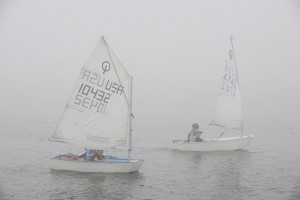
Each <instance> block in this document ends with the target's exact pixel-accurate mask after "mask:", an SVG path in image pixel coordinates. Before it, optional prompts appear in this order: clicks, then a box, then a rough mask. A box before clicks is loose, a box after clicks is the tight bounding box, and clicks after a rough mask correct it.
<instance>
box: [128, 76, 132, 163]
mask: <svg viewBox="0 0 300 200" xmlns="http://www.w3.org/2000/svg"><path fill="white" fill-rule="evenodd" d="M129 109H130V110H129V115H130V116H129V141H128V143H129V144H128V145H129V148H128V160H130V154H131V150H132V128H131V123H132V117H133V115H132V77H131V78H130V107H129Z"/></svg>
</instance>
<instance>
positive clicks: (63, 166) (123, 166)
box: [50, 158, 144, 173]
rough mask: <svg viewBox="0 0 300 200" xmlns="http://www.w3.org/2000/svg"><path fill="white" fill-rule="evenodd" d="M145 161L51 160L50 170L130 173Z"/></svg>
mask: <svg viewBox="0 0 300 200" xmlns="http://www.w3.org/2000/svg"><path fill="white" fill-rule="evenodd" d="M143 162H144V160H141V159H130V160H129V161H128V160H126V159H115V160H114V159H108V160H107V159H105V160H102V161H93V162H87V161H80V160H61V159H56V158H51V160H50V168H51V169H53V170H67V171H77V172H102V173H128V172H135V171H138V170H139V169H140V167H141V166H142V164H143Z"/></svg>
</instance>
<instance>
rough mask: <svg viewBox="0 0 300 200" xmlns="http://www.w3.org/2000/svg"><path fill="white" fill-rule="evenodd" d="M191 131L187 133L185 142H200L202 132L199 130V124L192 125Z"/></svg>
mask: <svg viewBox="0 0 300 200" xmlns="http://www.w3.org/2000/svg"><path fill="white" fill-rule="evenodd" d="M192 128H193V129H192V130H191V131H190V132H189V135H188V138H187V142H202V141H203V139H201V137H200V136H201V135H202V131H200V130H199V124H197V123H194V124H193V125H192Z"/></svg>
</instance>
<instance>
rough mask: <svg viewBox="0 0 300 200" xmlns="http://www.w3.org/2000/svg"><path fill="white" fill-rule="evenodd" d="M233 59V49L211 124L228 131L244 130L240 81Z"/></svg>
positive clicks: (226, 66) (230, 52) (226, 64)
mask: <svg viewBox="0 0 300 200" xmlns="http://www.w3.org/2000/svg"><path fill="white" fill-rule="evenodd" d="M233 59H234V55H233V50H232V49H231V50H230V51H229V59H228V60H227V61H226V62H225V70H224V74H223V78H222V85H221V89H220V92H219V98H218V102H217V107H216V111H215V113H214V116H213V118H212V120H211V123H210V124H211V125H216V126H221V127H224V128H228V129H238V130H242V129H243V122H242V106H241V97H240V90H239V80H238V73H237V69H236V66H235V64H234V63H233Z"/></svg>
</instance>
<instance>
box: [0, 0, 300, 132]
mask: <svg viewBox="0 0 300 200" xmlns="http://www.w3.org/2000/svg"><path fill="white" fill-rule="evenodd" d="M102 35H105V36H106V38H107V39H108V42H109V43H110V46H111V47H112V49H113V50H114V52H115V53H116V54H117V56H118V58H119V59H120V61H121V62H122V63H123V65H124V66H125V68H126V69H127V71H128V72H129V74H131V75H132V76H133V78H134V91H133V93H134V99H133V103H134V105H133V106H134V108H133V111H134V114H135V116H136V121H135V123H136V124H139V123H144V124H146V122H142V120H143V119H144V118H143V117H145V116H150V117H152V121H151V122H149V121H148V122H147V123H150V124H151V123H156V122H158V121H161V119H162V118H169V120H166V121H164V124H162V126H163V127H164V128H166V127H171V126H174V124H172V121H180V120H182V121H183V124H181V125H190V123H192V122H194V121H198V122H199V123H200V125H201V126H204V125H207V124H208V123H209V120H210V118H211V116H212V114H213V112H214V109H215V105H216V102H217V95H218V91H219V88H220V84H221V78H222V77H221V76H222V72H223V69H224V61H225V57H226V55H227V50H228V48H229V45H230V40H229V35H233V36H234V48H235V49H234V50H235V56H236V61H237V67H238V70H239V79H240V89H241V96H242V106H243V112H244V118H246V120H247V118H255V117H258V116H262V115H264V114H266V113H268V112H269V111H270V110H276V109H277V110H278V112H277V113H278V115H280V114H283V115H291V116H293V117H295V116H299V113H300V98H299V97H300V83H299V76H300V69H299V68H300V66H299V64H300V56H299V54H300V4H299V3H298V2H297V1H292V0H291V1H283V0H266V1H260V0H254V1H250V0H248V1H238V0H225V1H211V0H205V1H202V0H201V1H196V0H195V1H183V0H181V1H179V0H175V1H167V0H157V1H153V0H152V1H150V0H146V1H140V0H131V1H129V0H125V1H121V0H119V1H109V0H103V1H102V0H101V1H98V0H97V1H78V0H76V1H74V0H68V1H60V0H54V1H34V0H27V1H21V0H19V1H17V0H16V1H8V0H7V1H0V91H1V103H0V110H1V117H12V118H13V117H19V118H24V119H30V115H38V116H40V118H41V120H42V121H45V120H49V123H53V124H55V123H57V121H58V120H59V117H60V115H61V113H62V111H63V109H64V107H65V105H66V103H67V99H68V97H69V96H70V94H71V90H72V89H73V86H74V84H75V82H76V79H77V77H78V75H79V72H80V69H81V67H82V66H83V64H84V63H85V61H86V60H87V58H88V57H89V55H90V54H91V52H92V51H93V50H94V48H95V46H96V44H97V42H98V41H99V39H100V38H101V36H102ZM252 125H255V124H251V125H250V126H252ZM53 126H54V125H53ZM149 128H150V129H151V127H149ZM184 128H186V127H184ZM184 128H182V130H185V129H184ZM179 129H180V127H179Z"/></svg>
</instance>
